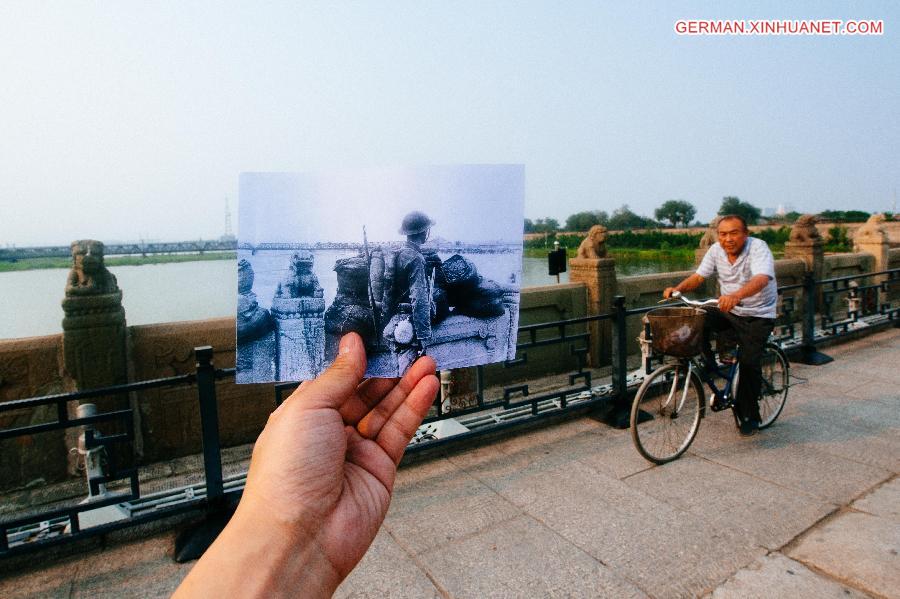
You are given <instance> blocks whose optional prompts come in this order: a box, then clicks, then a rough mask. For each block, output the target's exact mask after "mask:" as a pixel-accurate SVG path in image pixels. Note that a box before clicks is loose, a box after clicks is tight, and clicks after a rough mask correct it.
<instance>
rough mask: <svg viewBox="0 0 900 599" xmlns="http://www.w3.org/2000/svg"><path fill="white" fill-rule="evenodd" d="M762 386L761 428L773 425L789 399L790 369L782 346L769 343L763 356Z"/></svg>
mask: <svg viewBox="0 0 900 599" xmlns="http://www.w3.org/2000/svg"><path fill="white" fill-rule="evenodd" d="M761 365H762V386H761V388H760V394H759V415H760V418H761V420H760V423H759V428H766V427H767V426H771V425H772V423H773V422H775V419H776V418H778V415H779V414H781V410H782V409H784V404H785V402H786V401H787V394H788V387H789V385H788V381H789V380H790V370H789V366H788V361H787V358H786V357H785V356H784V352H783V351H781V348H780V347H778V346H777V345H775V344H774V343H767V344H766V347H765V349H764V350H763V356H762V364H761Z"/></svg>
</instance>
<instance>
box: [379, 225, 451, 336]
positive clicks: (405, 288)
mask: <svg viewBox="0 0 900 599" xmlns="http://www.w3.org/2000/svg"><path fill="white" fill-rule="evenodd" d="M434 225H435V222H434V221H433V220H431V219H430V218H429V217H428V215H426V214H425V213H423V212H419V211H417V210H416V211H413V212H410V213H409V214H407V215H406V216H405V217H403V222H402V224H401V225H400V233H401V234H402V235H406V243H404V244H403V246H402V247H401V248H400V251H399V253H398V254H397V259H396V265H395V271H394V285H393V288H394V293H395V297H394V302H395V305H396V306H397V311H398V312H400V313H402V312H404V311H405V310H406V309H408V310H409V320H408V322H409V324H410V325H411V328H412V330H411V331H404V330H403V329H404V328H406V325H402V324H400V323H398V325H397V327H394V329H393V330H389V331H386V333H387V336H389V337H392V338H393V339H394V340H395V341H398V342H400V343H404V342H406V343H408V344H410V345H412V346H416V349H418V353H419V354H421V353H424V351H425V348H426V347H427V345H428V343H429V342H430V340H431V311H432V301H431V293H432V287H433V285H432V282H431V281H432V276H431V275H432V273H433V272H434V269H435V268H436V267H439V266H440V264H441V259H440V258H439V257H438V256H437V254H433V253H429V254H425V253H423V252H422V244H424V243H425V242H426V241H427V240H428V235H429V233H430V232H431V227H433V226H434ZM404 304H405V305H404ZM407 307H408V308H407ZM398 329H399V330H398ZM408 333H411V335H409V334H408ZM407 339H409V340H408V341H407Z"/></svg>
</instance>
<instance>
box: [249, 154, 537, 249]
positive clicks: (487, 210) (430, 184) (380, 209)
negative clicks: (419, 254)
mask: <svg viewBox="0 0 900 599" xmlns="http://www.w3.org/2000/svg"><path fill="white" fill-rule="evenodd" d="M524 183H525V177H524V172H523V168H522V166H521V165H458V166H452V167H446V166H427V167H414V168H366V169H349V170H335V171H323V172H321V173H318V174H316V175H304V174H296V173H244V174H242V175H241V180H240V191H239V198H240V219H239V222H240V224H241V229H240V241H241V242H247V243H250V244H253V245H256V244H258V243H266V242H270V243H272V242H294V243H315V242H318V241H343V242H352V243H361V242H362V241H363V226H365V227H366V237H367V239H368V240H369V241H401V240H404V239H405V236H404V235H402V234H401V233H400V232H399V230H400V227H401V224H402V222H403V217H404V216H406V215H407V214H408V213H409V212H411V211H413V210H418V211H421V212H424V213H425V214H427V215H428V217H429V218H430V219H431V220H432V221H434V222H435V225H434V227H433V228H432V230H431V237H432V238H439V237H440V238H444V239H446V240H448V241H463V242H468V243H479V242H491V241H502V242H506V243H518V242H521V239H522V225H523V222H522V200H523V198H524Z"/></svg>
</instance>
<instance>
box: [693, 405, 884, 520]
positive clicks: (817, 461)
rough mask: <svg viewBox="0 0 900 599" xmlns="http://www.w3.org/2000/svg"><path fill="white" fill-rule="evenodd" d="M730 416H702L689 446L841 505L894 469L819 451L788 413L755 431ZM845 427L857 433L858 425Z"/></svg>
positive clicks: (705, 456) (758, 475)
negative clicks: (741, 430) (747, 431)
mask: <svg viewBox="0 0 900 599" xmlns="http://www.w3.org/2000/svg"><path fill="white" fill-rule="evenodd" d="M721 414H724V413H720V414H719V415H720V416H721ZM728 418H731V417H730V416H728V417H727V418H721V417H720V418H718V419H704V422H703V423H702V424H701V427H700V431H699V433H698V434H697V439H696V440H695V441H694V444H693V445H692V446H691V452H693V453H696V454H699V455H701V456H703V457H704V458H706V459H708V460H711V461H713V462H717V463H719V464H723V465H725V466H728V467H731V468H734V469H737V470H740V471H742V472H745V473H747V474H750V475H753V476H755V477H758V478H761V479H764V480H767V481H769V482H772V483H774V484H777V485H781V486H785V487H789V488H791V489H794V490H797V491H801V492H803V493H808V494H811V495H814V496H815V497H818V498H821V499H824V500H826V501H829V502H831V503H834V504H837V505H840V504H846V503H849V502H850V501H851V500H853V499H854V498H856V496H857V495H858V494H859V493H861V492H863V491H865V490H867V489H869V488H871V487H872V486H874V485H876V484H878V483H880V482H882V481H884V480H886V479H887V478H889V476H890V474H891V472H890V471H889V470H887V469H885V468H880V467H877V466H871V465H867V464H863V463H860V462H858V461H854V460H852V459H847V458H846V457H842V456H840V455H834V454H833V453H826V452H824V451H820V450H819V449H818V448H816V447H815V446H814V445H813V444H810V443H808V442H807V438H806V437H805V436H803V435H801V434H798V433H802V432H803V431H804V430H806V432H807V433H808V429H803V428H802V427H796V426H794V425H793V422H792V419H791V418H789V417H787V416H786V417H785V420H784V422H782V421H781V420H780V419H779V421H777V422H776V423H775V425H773V426H772V427H770V428H769V429H766V430H764V431H762V432H761V433H760V434H757V435H754V436H752V437H740V436H739V435H738V434H737V432H736V431H735V427H734V424H733V421H731V422H729V421H728ZM847 430H848V431H849V433H848V434H856V433H854V431H856V429H852V428H850V429H847ZM857 433H858V434H859V435H865V434H866V433H865V432H859V431H857Z"/></svg>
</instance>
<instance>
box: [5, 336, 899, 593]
mask: <svg viewBox="0 0 900 599" xmlns="http://www.w3.org/2000/svg"><path fill="white" fill-rule="evenodd" d="M826 351H827V352H828V353H829V354H830V355H832V356H833V357H834V358H835V361H834V362H833V363H831V364H828V365H825V366H819V367H811V366H802V365H794V369H793V373H794V374H795V376H796V377H797V380H796V381H795V382H797V383H802V384H797V385H796V386H794V387H793V388H792V389H791V392H790V395H789V399H788V405H787V407H786V408H785V412H784V413H783V414H782V416H781V418H780V419H779V421H778V422H777V423H776V424H775V425H774V426H773V427H772V428H770V429H769V430H767V431H764V432H763V433H761V434H759V435H757V436H754V437H751V438H747V439H745V438H741V437H740V436H738V434H737V431H736V430H735V428H734V424H733V420H732V418H731V416H730V414H728V413H718V414H713V415H711V416H710V417H709V418H707V419H706V420H705V421H704V422H703V425H702V426H701V429H700V433H699V435H698V437H697V440H696V441H695V443H694V445H693V447H692V449H691V452H690V453H689V454H688V455H686V456H684V457H683V458H682V459H681V460H679V461H677V462H675V463H672V464H668V465H666V466H662V467H651V466H650V464H648V463H647V462H645V461H644V460H643V459H642V458H640V457H639V456H638V454H637V453H636V451H635V450H634V448H633V447H632V445H631V440H630V437H629V435H628V432H627V431H617V430H612V429H610V428H608V427H606V426H605V425H602V424H599V423H597V422H595V421H594V420H592V419H590V418H586V417H585V418H579V419H576V420H572V421H569V422H566V423H563V424H560V425H556V426H552V427H548V428H544V429H539V430H536V431H531V432H528V433H525V434H521V435H519V436H516V437H512V438H509V439H507V440H504V441H500V442H497V443H493V444H490V445H487V446H483V447H480V448H476V449H472V450H468V451H463V452H459V453H455V454H452V455H449V456H447V457H443V458H438V459H433V460H429V461H426V462H421V463H418V464H413V465H410V466H408V467H404V468H403V469H401V471H400V474H399V477H398V484H397V488H396V492H395V497H394V501H393V504H392V506H391V510H390V512H389V514H388V517H387V520H386V521H385V525H384V527H383V529H382V531H381V532H380V534H379V535H378V537H377V539H376V541H375V544H374V546H373V547H372V548H371V550H370V551H369V553H368V554H367V556H366V557H365V559H364V560H363V562H362V563H361V564H360V565H359V567H358V568H357V569H356V570H355V571H354V572H353V573H352V574H351V575H350V577H349V578H348V579H347V580H346V581H345V582H344V584H343V585H342V586H341V588H340V589H339V590H338V593H337V596H339V597H415V598H419V597H477V598H481V597H546V596H551V597H616V598H618V597H648V596H649V597H698V596H711V597H714V598H716V599H719V598H732V597H741V598H744V597H760V598H763V597H765V598H771V597H814V598H820V597H900V557H898V551H900V478H898V477H897V474H898V472H900V434H898V433H900V368H898V364H900V330H897V329H891V330H888V331H884V332H881V333H878V334H875V335H871V336H869V337H866V338H863V339H860V340H857V341H854V342H851V343H846V344H844V345H839V346H834V347H830V348H828V349H827V350H826ZM172 537H173V533H166V534H159V535H156V536H153V537H151V538H148V539H145V540H142V541H136V542H131V543H127V544H120V545H116V546H112V547H109V548H107V549H104V550H99V549H98V550H95V551H94V552H92V553H88V554H84V555H82V556H79V557H77V558H69V559H68V560H66V561H63V562H58V563H55V564H50V565H38V566H37V568H36V569H35V570H33V571H30V572H27V573H22V574H17V575H15V576H11V577H10V576H7V577H6V578H5V579H3V580H0V596H2V597H7V598H13V597H38V596H39V597H92V598H99V597H164V596H167V595H168V594H169V593H170V592H171V591H172V590H173V589H174V588H175V587H176V586H177V585H178V583H179V581H180V580H181V578H182V577H183V576H184V575H185V574H186V573H187V572H188V571H189V569H190V567H191V565H190V564H186V565H179V564H175V563H173V562H172V561H171V560H170V559H169V558H168V557H167V555H166V552H167V551H168V549H169V546H170V544H171V540H172Z"/></svg>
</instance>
